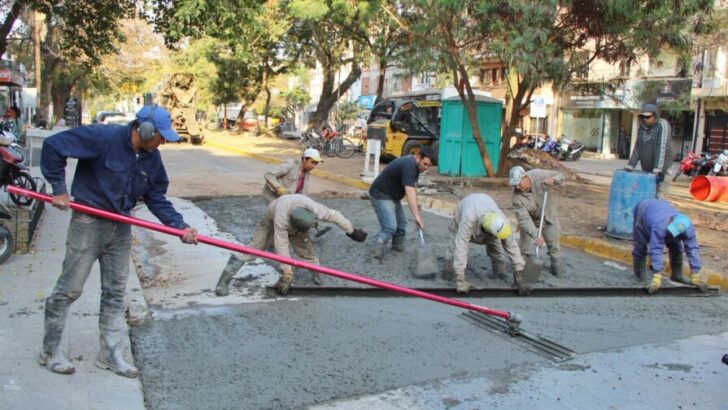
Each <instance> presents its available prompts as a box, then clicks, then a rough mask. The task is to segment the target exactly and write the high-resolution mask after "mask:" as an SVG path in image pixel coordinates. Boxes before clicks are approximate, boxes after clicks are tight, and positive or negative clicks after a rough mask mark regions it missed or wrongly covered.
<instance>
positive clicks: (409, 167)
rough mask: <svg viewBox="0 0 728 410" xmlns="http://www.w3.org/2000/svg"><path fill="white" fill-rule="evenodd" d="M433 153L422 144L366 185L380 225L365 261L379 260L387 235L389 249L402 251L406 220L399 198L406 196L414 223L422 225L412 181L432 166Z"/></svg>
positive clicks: (390, 164)
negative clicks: (415, 150)
mask: <svg viewBox="0 0 728 410" xmlns="http://www.w3.org/2000/svg"><path fill="white" fill-rule="evenodd" d="M432 157H433V154H432V150H431V149H430V148H428V147H423V148H422V149H421V150H420V152H418V153H417V154H415V155H406V156H404V157H400V158H397V159H396V160H394V161H392V162H391V163H389V165H387V167H386V168H384V171H382V172H381V173H380V174H379V176H377V178H376V179H375V180H374V182H373V183H372V186H371V187H370V188H369V200H370V201H371V203H372V207H374V212H375V213H376V214H377V219H378V220H379V225H380V226H381V229H380V230H379V232H378V233H377V237H376V242H375V243H374V245H373V246H372V248H371V249H370V250H369V255H368V258H367V259H368V262H372V261H373V260H374V259H378V260H379V261H380V262H381V260H382V258H383V256H384V253H385V252H386V247H387V243H388V242H389V240H390V239H391V240H392V250H394V251H397V252H404V236H405V228H406V227H407V220H406V218H405V216H404V209H403V208H402V202H401V201H402V198H404V197H406V198H407V205H408V206H409V209H410V211H411V212H412V215H413V216H414V217H415V223H416V224H417V227H418V228H420V229H424V228H425V223H424V222H423V221H422V216H420V210H419V207H418V205H417V190H416V189H415V184H417V179H418V178H419V176H420V174H421V173H423V172H425V171H427V170H428V169H429V168H430V167H431V166H432Z"/></svg>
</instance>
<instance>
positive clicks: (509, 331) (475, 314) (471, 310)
mask: <svg viewBox="0 0 728 410" xmlns="http://www.w3.org/2000/svg"><path fill="white" fill-rule="evenodd" d="M7 190H8V192H10V193H13V194H17V195H23V196H26V197H28V198H32V199H35V200H38V201H42V202H47V203H52V202H53V198H52V197H51V196H50V195H47V194H41V193H38V192H34V191H29V190H27V189H23V188H19V187H16V186H12V185H9V186H8V187H7ZM69 207H70V208H71V209H73V210H75V211H80V212H84V213H87V214H90V215H94V216H97V217H100V218H105V219H110V220H113V221H117V222H121V223H125V224H129V225H134V226H138V227H141V228H145V229H150V230H153V231H157V232H161V233H165V234H168V235H172V236H176V237H182V236H184V235H185V233H186V232H185V231H183V230H182V229H177V228H172V227H169V226H164V225H161V224H158V223H154V222H150V221H145V220H143V219H137V218H133V217H130V216H126V215H120V214H116V213H113V212H108V211H104V210H102V209H98V208H94V207H91V206H87V205H82V204H79V203H76V202H70V204H69ZM197 241H198V242H201V243H205V244H208V245H212V246H216V247H218V248H223V249H227V250H230V251H234V252H242V253H246V254H249V255H254V256H258V257H261V258H265V259H270V260H274V261H276V262H281V263H285V264H287V265H291V266H295V267H298V268H304V269H309V270H312V271H315V272H320V273H323V274H326V275H330V276H334V277H337V278H341V279H344V280H349V281H353V282H358V283H363V284H365V285H370V286H374V287H378V288H382V289H386V290H389V291H392V292H397V293H402V294H406V295H410V296H416V297H419V298H423V299H427V300H432V301H435V302H439V303H444V304H447V305H451V306H455V307H459V308H461V309H466V310H468V313H467V317H468V318H469V319H471V320H474V321H475V322H476V323H479V324H480V325H481V326H483V327H485V328H486V329H488V330H491V331H495V332H498V333H500V334H502V335H508V336H510V338H511V339H514V340H517V341H518V342H520V343H522V344H526V345H528V346H530V347H529V348H530V349H531V350H534V351H536V352H538V353H541V354H543V355H545V356H546V357H549V358H551V359H552V360H557V361H561V360H566V359H569V358H571V357H574V356H575V355H576V353H575V352H573V351H571V350H569V349H568V348H565V347H563V346H559V345H558V344H556V343H553V342H550V341H548V344H545V343H543V342H542V341H543V340H545V339H543V338H541V337H539V336H536V335H532V334H530V333H528V332H525V331H523V330H522V329H521V328H520V323H521V322H522V320H523V319H522V317H521V316H520V315H518V314H516V313H513V312H506V311H503V310H497V309H491V308H488V307H485V306H479V305H474V304H471V303H467V302H463V301H460V300H456V299H450V298H446V297H443V296H438V295H434V294H431V293H427V292H423V291H420V290H416V289H411V288H407V287H404V286H399V285H395V284H393V283H389V282H384V281H379V280H376V279H371V278H367V277H365V276H359V275H354V274H352V273H347V272H343V271H338V270H335V269H331V268H327V267H325V266H319V265H314V264H311V263H307V262H304V261H300V260H297V259H292V258H287V257H285V256H280V255H276V254H274V253H270V252H265V251H261V250H259V249H255V248H250V247H247V246H243V245H238V244H234V243H231V242H227V241H222V240H220V239H215V238H212V237H209V236H204V235H197ZM554 346H557V347H558V348H556V349H555V348H554ZM564 352H567V353H566V354H565V353H564Z"/></svg>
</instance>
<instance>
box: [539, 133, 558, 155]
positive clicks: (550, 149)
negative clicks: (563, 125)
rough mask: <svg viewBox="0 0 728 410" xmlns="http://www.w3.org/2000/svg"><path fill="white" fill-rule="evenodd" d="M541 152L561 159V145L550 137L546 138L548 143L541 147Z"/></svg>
mask: <svg viewBox="0 0 728 410" xmlns="http://www.w3.org/2000/svg"><path fill="white" fill-rule="evenodd" d="M541 151H543V152H546V153H548V154H549V155H551V156H552V157H554V158H555V159H559V158H561V145H559V143H558V142H556V140H553V139H551V138H550V137H548V136H547V137H546V141H544V143H543V145H542V146H541Z"/></svg>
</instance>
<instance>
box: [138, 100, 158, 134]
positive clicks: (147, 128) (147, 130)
mask: <svg viewBox="0 0 728 410" xmlns="http://www.w3.org/2000/svg"><path fill="white" fill-rule="evenodd" d="M158 105H159V104H154V107H152V109H151V110H150V111H149V115H148V116H147V118H146V119H144V120H143V121H142V123H141V124H139V138H140V139H141V140H142V141H144V142H147V141H151V139H152V138H154V135H155V134H156V133H157V127H155V126H154V122H152V118H153V117H154V110H156V109H157V106H158Z"/></svg>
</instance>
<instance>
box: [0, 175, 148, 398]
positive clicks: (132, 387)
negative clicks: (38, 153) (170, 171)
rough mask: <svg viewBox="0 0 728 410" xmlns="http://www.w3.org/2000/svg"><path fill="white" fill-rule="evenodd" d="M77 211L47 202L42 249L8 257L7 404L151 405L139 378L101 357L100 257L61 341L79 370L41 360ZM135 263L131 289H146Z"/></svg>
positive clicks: (1, 297)
mask: <svg viewBox="0 0 728 410" xmlns="http://www.w3.org/2000/svg"><path fill="white" fill-rule="evenodd" d="M36 175H37V174H36ZM1 200H3V201H4V200H6V199H5V198H1ZM70 217H71V213H70V212H62V211H59V210H57V209H55V208H52V207H50V206H48V207H46V209H45V211H44V215H43V219H42V220H41V222H40V226H39V230H38V232H37V233H36V247H35V253H31V254H23V255H18V254H15V255H12V256H11V257H10V259H8V260H7V261H6V262H5V263H3V264H2V265H0V272H1V273H0V277H2V282H3V285H2V287H1V288H0V289H1V290H0V329H2V331H0V352H3V354H2V355H1V356H0V369H1V370H0V380H2V390H1V391H0V408H3V409H143V408H144V398H143V395H142V391H141V383H140V381H139V379H128V378H125V377H121V376H117V375H116V374H114V373H112V372H110V371H108V370H101V369H99V368H97V367H96V366H95V365H94V363H95V362H96V355H97V353H98V350H99V330H98V316H99V299H100V294H101V291H100V289H101V284H100V281H99V268H98V264H95V265H94V268H93V269H92V271H91V275H90V276H89V279H88V281H87V282H86V286H85V288H84V293H83V294H82V295H81V297H80V298H79V299H78V300H77V301H76V302H75V303H74V304H73V305H72V306H71V310H70V314H69V319H68V321H67V322H66V328H65V330H64V333H63V340H62V342H61V348H62V350H63V353H64V354H65V355H66V356H67V357H68V358H69V359H71V360H72V363H73V364H74V366H76V373H75V374H73V375H71V376H67V375H59V374H54V373H51V372H49V371H48V370H46V369H45V368H44V367H41V366H40V365H38V363H37V361H36V359H37V357H38V354H39V353H40V352H41V347H42V344H43V316H44V304H45V298H46V297H48V295H50V293H51V292H52V291H53V286H55V283H56V279H57V278H58V275H59V274H60V271H61V264H62V262H63V258H64V254H65V240H66V233H67V230H68V223H69V220H70ZM131 268H132V271H131V272H130V275H129V289H134V288H136V289H139V288H140V287H139V282H138V279H137V277H136V274H132V273H133V267H131ZM126 344H127V350H126V357H127V358H131V352H130V351H129V349H128V346H129V344H128V341H127V343H126Z"/></svg>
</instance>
